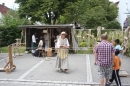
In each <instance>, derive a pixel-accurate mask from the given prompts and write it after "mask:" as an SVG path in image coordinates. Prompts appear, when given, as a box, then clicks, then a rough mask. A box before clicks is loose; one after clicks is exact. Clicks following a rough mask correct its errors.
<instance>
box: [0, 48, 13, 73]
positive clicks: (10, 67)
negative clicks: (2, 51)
mask: <svg viewBox="0 0 130 86" xmlns="http://www.w3.org/2000/svg"><path fill="white" fill-rule="evenodd" d="M8 56H9V61H8V62H7V61H6V60H5V62H6V65H5V67H4V68H0V71H5V72H6V73H7V74H9V73H10V72H11V71H12V70H14V69H15V68H16V66H15V65H14V64H13V57H12V50H11V46H8Z"/></svg>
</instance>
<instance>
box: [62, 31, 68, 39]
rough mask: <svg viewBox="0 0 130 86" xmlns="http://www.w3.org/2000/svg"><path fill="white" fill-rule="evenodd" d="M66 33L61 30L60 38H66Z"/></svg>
mask: <svg viewBox="0 0 130 86" xmlns="http://www.w3.org/2000/svg"><path fill="white" fill-rule="evenodd" d="M66 35H67V34H66V32H64V31H63V32H61V38H63V39H64V38H66Z"/></svg>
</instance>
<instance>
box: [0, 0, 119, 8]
mask: <svg viewBox="0 0 130 86" xmlns="http://www.w3.org/2000/svg"><path fill="white" fill-rule="evenodd" d="M110 1H113V2H116V1H119V0H110ZM14 2H15V0H0V4H2V3H5V6H7V7H9V8H13V9H16V8H18V4H16V3H14Z"/></svg>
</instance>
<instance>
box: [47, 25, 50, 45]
mask: <svg viewBox="0 0 130 86" xmlns="http://www.w3.org/2000/svg"><path fill="white" fill-rule="evenodd" d="M47 38H48V41H47V43H48V47H50V46H49V29H48V28H47Z"/></svg>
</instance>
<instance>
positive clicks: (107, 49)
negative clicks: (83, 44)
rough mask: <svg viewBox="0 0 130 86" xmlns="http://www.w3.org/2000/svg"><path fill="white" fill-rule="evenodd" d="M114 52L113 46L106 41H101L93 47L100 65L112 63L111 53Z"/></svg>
mask: <svg viewBox="0 0 130 86" xmlns="http://www.w3.org/2000/svg"><path fill="white" fill-rule="evenodd" d="M114 52H115V49H114V46H113V45H112V44H111V43H109V42H107V41H102V42H101V43H99V44H98V45H97V46H96V48H95V53H97V54H98V55H97V61H98V65H100V66H109V65H112V53H114Z"/></svg>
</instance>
